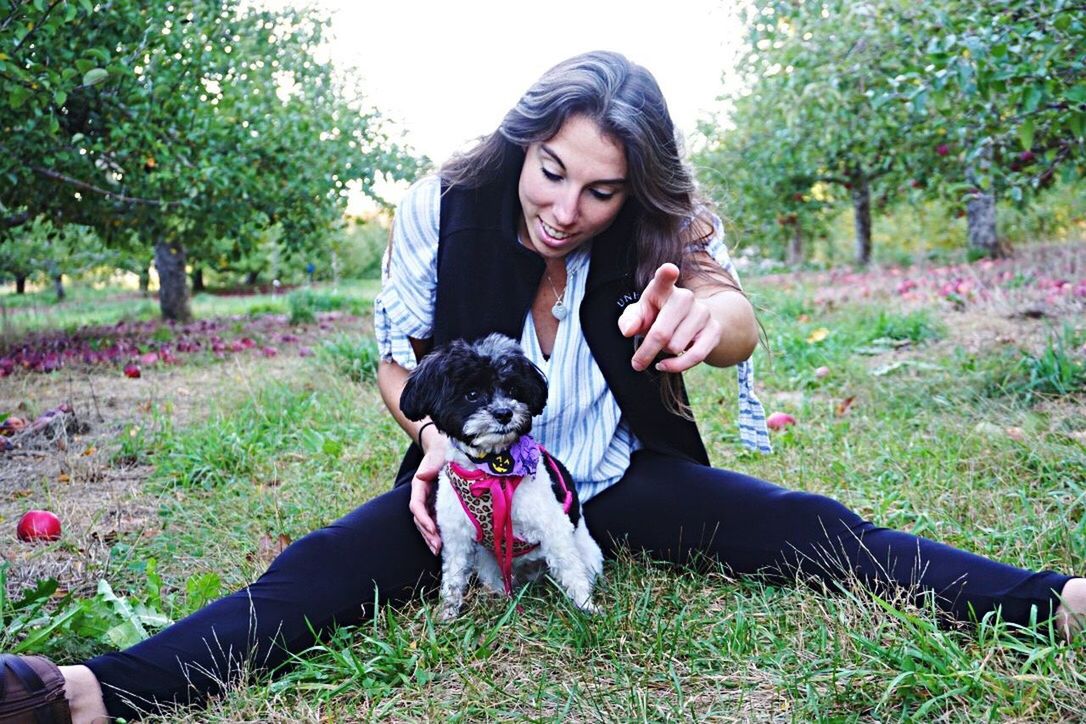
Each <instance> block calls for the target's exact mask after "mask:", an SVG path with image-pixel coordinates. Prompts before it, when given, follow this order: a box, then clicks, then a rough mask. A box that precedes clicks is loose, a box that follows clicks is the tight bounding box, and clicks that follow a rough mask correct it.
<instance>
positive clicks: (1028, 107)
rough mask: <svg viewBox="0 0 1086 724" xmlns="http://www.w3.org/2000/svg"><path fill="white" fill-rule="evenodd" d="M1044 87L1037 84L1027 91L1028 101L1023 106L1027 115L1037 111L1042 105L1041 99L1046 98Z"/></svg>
mask: <svg viewBox="0 0 1086 724" xmlns="http://www.w3.org/2000/svg"><path fill="white" fill-rule="evenodd" d="M1044 94H1045V91H1044V86H1042V85H1041V84H1040V83H1035V84H1033V85H1031V86H1030V87H1029V88H1027V89H1026V100H1025V104H1024V106H1023V108H1024V110H1025V111H1026V113H1032V112H1033V111H1035V110H1037V106H1039V105H1041V99H1042V98H1044Z"/></svg>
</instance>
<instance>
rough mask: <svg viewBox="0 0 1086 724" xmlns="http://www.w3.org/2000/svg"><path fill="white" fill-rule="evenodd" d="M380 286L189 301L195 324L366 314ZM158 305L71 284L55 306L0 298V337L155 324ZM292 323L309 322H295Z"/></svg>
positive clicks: (46, 298) (354, 284)
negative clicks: (220, 319) (297, 315)
mask: <svg viewBox="0 0 1086 724" xmlns="http://www.w3.org/2000/svg"><path fill="white" fill-rule="evenodd" d="M379 288H380V282H379V281H377V280H373V279H367V280H352V281H346V282H341V283H340V284H338V285H335V286H332V285H317V286H315V287H313V288H307V289H301V290H298V291H294V292H289V293H279V294H253V295H249V296H220V295H215V294H207V293H200V294H196V295H194V296H193V298H192V313H193V315H194V316H195V317H196V318H197V319H202V318H205V317H210V316H235V315H256V314H289V315H292V316H293V309H294V308H298V309H301V310H303V311H301V312H300V314H302V315H303V316H305V315H306V312H307V311H308V312H309V313H310V315H311V314H312V313H313V312H317V311H320V312H323V311H331V310H343V311H346V312H350V313H352V314H368V313H369V309H370V303H371V301H372V299H373V297H374V296H376V294H377V290H378V289H379ZM159 314H160V313H159V308H158V300H157V299H155V298H153V297H144V296H142V295H141V294H140V293H139V292H136V291H132V290H119V289H116V288H103V289H98V288H94V287H90V286H85V285H79V284H73V285H71V286H70V288H69V290H68V297H67V299H65V301H63V302H57V301H56V299H55V297H54V296H53V294H52V292H50V291H40V292H33V293H27V294H24V295H16V294H11V293H8V294H3V295H0V337H13V336H16V335H19V334H23V333H26V332H31V331H35V330H39V329H60V330H65V331H73V330H75V329H77V328H79V327H84V326H92V325H102V324H115V323H116V322H119V321H122V320H131V321H145V320H151V319H158V318H159ZM297 321H309V320H306V319H300V320H297Z"/></svg>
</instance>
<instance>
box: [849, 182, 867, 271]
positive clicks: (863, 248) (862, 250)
mask: <svg viewBox="0 0 1086 724" xmlns="http://www.w3.org/2000/svg"><path fill="white" fill-rule="evenodd" d="M852 212H853V215H854V223H855V227H856V255H855V259H854V260H855V262H856V263H857V264H859V265H860V266H867V264H868V263H869V262H870V261H871V187H870V186H868V184H867V177H866V176H864V175H862V174H857V175H856V176H854V177H853V178H852Z"/></svg>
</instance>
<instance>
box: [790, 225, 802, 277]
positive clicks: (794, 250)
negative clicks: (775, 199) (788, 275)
mask: <svg viewBox="0 0 1086 724" xmlns="http://www.w3.org/2000/svg"><path fill="white" fill-rule="evenodd" d="M802 263H803V227H802V226H800V224H799V222H798V221H797V222H796V223H795V224H793V225H792V238H791V239H789V240H788V265H789V266H793V267H795V266H799V265H800V264H802Z"/></svg>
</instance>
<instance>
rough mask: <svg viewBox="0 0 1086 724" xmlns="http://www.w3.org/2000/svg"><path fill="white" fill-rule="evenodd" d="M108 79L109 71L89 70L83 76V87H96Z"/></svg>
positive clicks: (103, 69) (100, 69)
mask: <svg viewBox="0 0 1086 724" xmlns="http://www.w3.org/2000/svg"><path fill="white" fill-rule="evenodd" d="M108 77H109V71H107V70H106V69H105V68H91V69H90V70H88V71H87V72H86V73H84V74H83V85H85V86H92V85H98V84H99V83H101V82H103V81H104V80H105V79H106V78H108Z"/></svg>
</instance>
